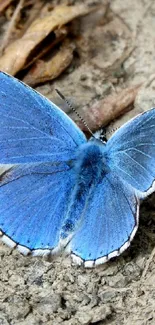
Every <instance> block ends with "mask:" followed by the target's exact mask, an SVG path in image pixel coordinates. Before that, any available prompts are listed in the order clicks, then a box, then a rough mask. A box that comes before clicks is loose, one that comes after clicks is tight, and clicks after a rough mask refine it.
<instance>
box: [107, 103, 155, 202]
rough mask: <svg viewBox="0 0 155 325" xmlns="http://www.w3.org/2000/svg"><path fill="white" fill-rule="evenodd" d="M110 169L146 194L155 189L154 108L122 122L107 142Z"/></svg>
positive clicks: (141, 193)
mask: <svg viewBox="0 0 155 325" xmlns="http://www.w3.org/2000/svg"><path fill="white" fill-rule="evenodd" d="M106 153H107V156H108V160H109V166H110V168H111V170H114V171H115V172H117V173H118V175H119V176H120V177H122V178H123V179H124V180H126V181H127V182H128V183H129V184H131V185H132V186H133V187H134V188H135V189H137V190H138V191H139V196H140V197H144V196H147V195H148V194H150V193H152V192H153V191H154V190H155V187H154V180H155V108H153V109H151V110H149V111H147V112H145V113H143V114H140V115H138V116H137V117H136V118H134V119H132V120H131V121H129V122H128V123H126V124H125V125H123V126H122V127H121V128H120V129H119V130H118V131H116V132H115V133H114V135H113V136H112V137H111V138H110V139H109V140H108V142H107V144H106Z"/></svg>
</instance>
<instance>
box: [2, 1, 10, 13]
mask: <svg viewBox="0 0 155 325" xmlns="http://www.w3.org/2000/svg"><path fill="white" fill-rule="evenodd" d="M11 2H13V0H2V1H1V3H0V13H2V12H3V11H4V10H5V9H6V8H7V7H8V6H9V5H10V4H11Z"/></svg>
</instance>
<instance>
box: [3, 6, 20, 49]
mask: <svg viewBox="0 0 155 325" xmlns="http://www.w3.org/2000/svg"><path fill="white" fill-rule="evenodd" d="M24 1H25V0H20V1H19V3H18V5H17V7H16V9H15V11H14V14H13V16H12V18H11V21H10V24H9V27H8V29H7V31H6V33H5V35H4V38H3V41H2V45H1V48H0V52H1V53H2V52H3V51H4V49H5V47H6V46H7V44H8V42H9V38H10V35H11V33H12V30H13V29H14V27H15V24H16V22H17V19H18V16H19V14H20V11H21V9H22V7H23V5H24Z"/></svg>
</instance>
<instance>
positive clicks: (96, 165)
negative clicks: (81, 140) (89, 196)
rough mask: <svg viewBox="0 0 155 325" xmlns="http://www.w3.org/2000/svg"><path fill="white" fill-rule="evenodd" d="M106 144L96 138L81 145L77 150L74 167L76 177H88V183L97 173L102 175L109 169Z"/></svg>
mask: <svg viewBox="0 0 155 325" xmlns="http://www.w3.org/2000/svg"><path fill="white" fill-rule="evenodd" d="M105 147H106V144H104V143H102V142H101V141H100V140H98V139H94V140H91V141H88V142H87V143H86V144H84V145H81V146H80V147H79V149H78V151H77V161H76V163H75V169H76V173H77V175H78V177H80V178H81V176H83V177H84V178H85V179H87V176H88V178H89V181H90V183H91V182H92V181H93V180H94V179H96V177H97V175H98V176H100V175H102V176H103V175H104V174H105V173H107V172H108V171H109V168H108V167H107V155H106V150H105Z"/></svg>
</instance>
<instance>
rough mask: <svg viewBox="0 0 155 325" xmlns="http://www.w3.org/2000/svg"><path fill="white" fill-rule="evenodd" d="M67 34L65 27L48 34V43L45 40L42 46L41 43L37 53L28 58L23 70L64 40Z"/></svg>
mask: <svg viewBox="0 0 155 325" xmlns="http://www.w3.org/2000/svg"><path fill="white" fill-rule="evenodd" d="M67 34H68V28H67V26H63V27H61V28H59V29H56V30H55V31H54V32H53V33H52V35H51V34H50V42H49V41H48V40H47V39H46V42H44V45H43V44H42V43H41V45H40V48H41V49H40V50H39V53H38V51H36V52H34V53H33V55H32V59H31V58H30V57H29V59H30V61H29V62H28V64H27V65H26V66H24V69H27V68H28V67H29V66H30V65H32V64H33V63H34V62H35V61H37V60H38V59H40V58H41V57H43V56H44V55H46V54H47V53H48V52H49V51H50V50H51V49H53V48H54V47H55V45H57V44H58V43H60V42H61V41H63V40H64V38H65V37H66V36H67Z"/></svg>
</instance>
